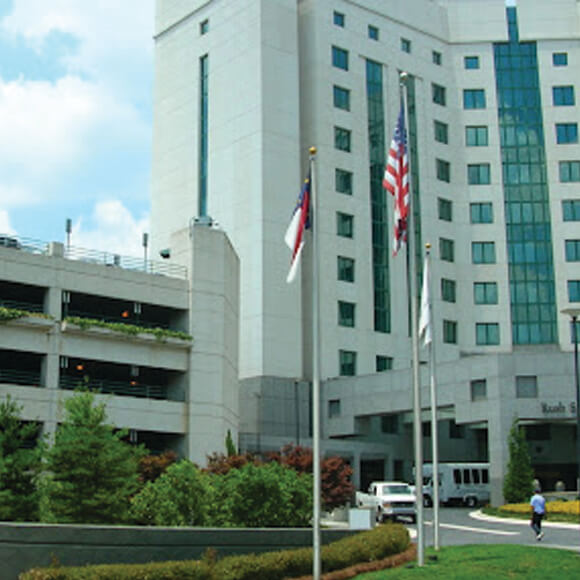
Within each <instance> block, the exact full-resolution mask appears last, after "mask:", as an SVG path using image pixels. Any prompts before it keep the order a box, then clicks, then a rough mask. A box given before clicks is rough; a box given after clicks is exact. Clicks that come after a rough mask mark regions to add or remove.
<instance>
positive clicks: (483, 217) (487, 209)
mask: <svg viewBox="0 0 580 580" xmlns="http://www.w3.org/2000/svg"><path fill="white" fill-rule="evenodd" d="M469 214H470V217H471V223H472V224H491V223H493V205H492V204H491V202H490V201H486V202H474V203H470V204H469Z"/></svg>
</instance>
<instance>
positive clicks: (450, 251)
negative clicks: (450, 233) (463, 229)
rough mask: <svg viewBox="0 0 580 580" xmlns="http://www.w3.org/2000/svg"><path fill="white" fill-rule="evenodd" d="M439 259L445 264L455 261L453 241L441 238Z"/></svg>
mask: <svg viewBox="0 0 580 580" xmlns="http://www.w3.org/2000/svg"><path fill="white" fill-rule="evenodd" d="M439 258H441V260H444V261H445V262H454V261H455V245H454V242H453V240H448V239H447V238H439Z"/></svg>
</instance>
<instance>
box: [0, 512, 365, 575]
mask: <svg viewBox="0 0 580 580" xmlns="http://www.w3.org/2000/svg"><path fill="white" fill-rule="evenodd" d="M353 533H356V532H355V531H351V530H348V529H328V530H326V529H325V530H322V532H321V542H322V544H327V543H329V542H333V541H336V540H339V539H340V538H342V537H344V536H347V535H351V534H353ZM311 545H312V530H310V529H296V528H280V529H278V528H276V529H272V528H270V529H227V528H219V529H217V528H140V527H129V526H126V527H125V526H115V527H110V526H84V525H61V524H55V525H48V524H17V523H0V579H1V580H16V579H17V578H18V574H19V573H21V572H24V571H25V570H29V569H30V568H33V567H38V566H49V565H50V564H51V562H54V561H57V562H58V563H60V564H62V565H66V566H80V565H85V564H112V563H143V562H154V561H156V562H158V561H165V560H191V559H198V558H199V557H200V556H201V555H202V554H203V552H204V551H205V550H206V548H210V547H211V548H215V549H216V550H217V552H218V555H219V556H224V555H229V554H246V553H250V552H254V553H257V552H269V551H274V550H283V549H286V548H299V547H304V546H311Z"/></svg>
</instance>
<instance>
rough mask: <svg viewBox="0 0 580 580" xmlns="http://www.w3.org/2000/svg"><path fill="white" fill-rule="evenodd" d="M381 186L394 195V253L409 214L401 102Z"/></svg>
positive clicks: (405, 238)
mask: <svg viewBox="0 0 580 580" xmlns="http://www.w3.org/2000/svg"><path fill="white" fill-rule="evenodd" d="M383 187H384V188H385V189H386V190H387V191H389V192H390V193H392V194H393V195H394V196H395V211H394V217H395V224H394V239H393V245H394V247H393V254H394V255H396V254H397V252H398V251H399V249H400V247H401V245H402V243H403V242H406V241H407V216H408V215H409V161H408V159H407V131H406V130H405V114H404V110H403V105H402V104H401V112H400V113H399V119H398V120H397V125H396V127H395V133H394V135H393V140H392V141H391V148H390V149H389V155H388V157H387V164H386V166H385V175H384V177H383Z"/></svg>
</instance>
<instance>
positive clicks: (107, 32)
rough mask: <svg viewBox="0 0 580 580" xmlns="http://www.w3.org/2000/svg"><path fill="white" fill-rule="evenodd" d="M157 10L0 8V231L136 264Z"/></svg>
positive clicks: (81, 1)
mask: <svg viewBox="0 0 580 580" xmlns="http://www.w3.org/2000/svg"><path fill="white" fill-rule="evenodd" d="M153 20H154V0H91V1H88V2H87V1H86V0H0V232H4V233H14V234H18V235H19V236H23V237H26V238H33V239H37V240H44V241H64V240H65V222H66V219H67V218H70V219H71V220H72V223H73V233H72V238H71V243H72V244H73V245H75V246H79V247H85V248H93V249H101V250H114V251H116V252H117V253H121V254H134V255H142V253H143V250H142V247H141V239H142V233H143V232H145V231H148V227H149V225H148V224H149V195H150V175H151V117H152V112H151V102H152V83H153V39H152V37H153Z"/></svg>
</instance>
